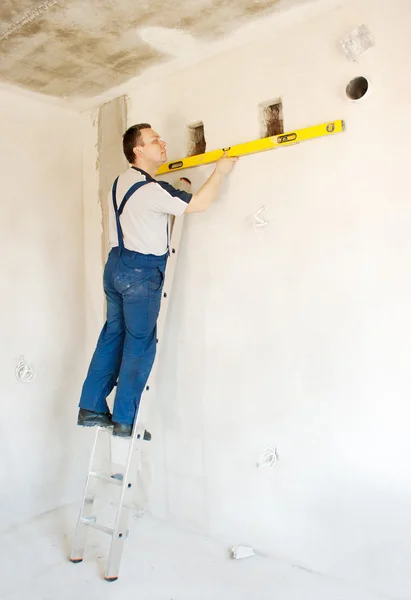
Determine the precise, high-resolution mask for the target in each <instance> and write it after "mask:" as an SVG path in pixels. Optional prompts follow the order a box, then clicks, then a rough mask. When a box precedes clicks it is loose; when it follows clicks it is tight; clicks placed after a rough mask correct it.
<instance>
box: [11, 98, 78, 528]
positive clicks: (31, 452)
mask: <svg viewBox="0 0 411 600" xmlns="http://www.w3.org/2000/svg"><path fill="white" fill-rule="evenodd" d="M82 127H83V126H82V119H81V117H80V116H79V115H78V114H76V113H74V112H69V111H67V110H63V109H60V108H57V107H53V106H51V105H48V104H45V103H42V102H39V101H38V100H36V99H30V98H29V97H28V96H27V95H26V97H23V96H22V95H20V94H17V93H12V92H10V91H5V90H4V89H3V90H2V91H1V92H0V131H1V135H0V154H1V166H0V174H1V176H0V181H1V205H2V218H1V220H0V223H1V225H0V239H1V247H2V278H1V304H0V306H1V314H2V319H1V323H2V326H1V327H2V330H1V346H0V380H1V396H2V400H1V419H0V465H1V469H0V489H1V499H0V527H1V529H5V528H7V527H8V526H10V525H12V524H13V523H16V522H19V521H23V520H26V519H28V518H30V517H32V516H33V515H37V514H38V513H41V512H43V511H47V510H50V509H52V508H55V507H56V506H58V505H61V504H63V503H65V502H68V501H72V500H77V501H79V496H78V494H79V492H78V489H79V483H80V481H82V480H83V479H84V472H85V470H84V469H85V468H86V467H84V469H79V464H82V463H80V460H82V461H83V463H84V461H87V454H86V452H85V451H86V447H87V446H85V445H84V444H83V440H84V441H85V442H86V441H88V440H85V439H84V436H82V435H81V434H80V433H79V432H78V430H77V428H76V413H77V410H78V409H77V402H78V396H79V393H80V385H81V381H82V377H83V375H84V368H85V360H84V324H85V310H84V266H83V252H84V244H83V214H82ZM20 354H23V355H24V356H25V357H26V358H27V359H28V360H29V361H30V362H31V364H32V365H33V367H34V369H35V371H36V372H37V379H36V380H35V381H33V382H32V383H28V384H22V383H20V382H18V381H17V379H16V378H15V375H14V369H15V366H16V365H17V362H18V360H19V356H20ZM85 457H86V458H85Z"/></svg>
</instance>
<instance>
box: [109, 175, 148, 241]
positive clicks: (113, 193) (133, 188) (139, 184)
mask: <svg viewBox="0 0 411 600" xmlns="http://www.w3.org/2000/svg"><path fill="white" fill-rule="evenodd" d="M117 182H118V177H117V178H116V180H115V181H114V183H113V188H112V190H111V197H112V200H113V207H114V214H115V216H116V225H117V237H118V245H119V248H120V252H122V251H123V250H124V237H123V230H122V229H121V224H120V215H121V214H122V212H123V210H124V207H125V205H126V204H127V200H129V199H130V198H131V196H132V195H133V194H134V192H136V191H137V190H138V189H139V188H141V187H142V186H143V185H146V184H147V183H151V182H150V181H138V182H137V183H135V184H134V185H132V186H131V188H130V189H129V190H128V191H127V192H126V194H125V196H124V198H123V200H122V201H121V204H120V207H119V208H117V200H116V194H117Z"/></svg>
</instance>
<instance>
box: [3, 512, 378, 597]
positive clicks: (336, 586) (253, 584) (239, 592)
mask: <svg viewBox="0 0 411 600" xmlns="http://www.w3.org/2000/svg"><path fill="white" fill-rule="evenodd" d="M76 516H77V507H69V508H64V509H59V510H56V511H54V512H52V513H48V514H46V515H42V516H40V517H38V518H36V519H34V520H32V521H30V522H29V523H27V524H25V525H21V526H18V527H16V528H13V529H10V530H9V531H7V532H5V533H3V534H1V535H0V548H1V556H2V560H1V561H0V563H1V567H0V598H1V599H3V598H4V599H7V600H23V599H27V600H73V598H74V599H75V600H83V599H84V600H130V599H132V598H135V599H136V600H137V599H138V600H230V599H233V600H246V599H247V600H251V599H252V600H273V599H275V600H383V599H384V598H386V597H385V596H381V595H379V594H376V593H373V592H370V591H369V590H365V589H363V588H360V587H358V586H356V585H353V584H350V583H347V582H344V581H341V580H337V579H333V578H329V577H325V576H322V575H318V574H315V573H310V572H307V571H304V570H302V569H300V568H298V567H292V566H290V565H287V564H286V563H283V562H281V561H278V560H273V559H270V558H266V557H263V556H253V557H251V558H246V559H242V560H233V559H231V558H230V556H229V548H228V547H227V546H225V545H224V544H222V543H221V542H219V541H217V540H211V539H207V538H204V537H202V536H198V535H195V534H193V533H190V532H186V531H181V530H179V529H178V528H176V527H174V526H173V525H170V524H167V523H164V522H162V521H158V520H156V519H153V518H151V517H149V516H143V517H142V518H139V519H135V520H133V522H132V524H131V535H130V538H129V539H128V540H127V542H126V547H125V553H124V556H123V562H122V568H121V573H120V578H119V579H118V581H116V582H115V583H108V582H106V581H104V580H103V579H102V575H103V574H104V569H105V560H106V556H107V547H108V541H109V540H108V538H106V536H105V535H104V534H101V533H99V532H96V531H92V530H91V531H90V535H89V546H88V553H87V556H86V557H85V560H84V561H83V563H81V564H78V565H74V564H71V563H70V562H69V561H68V559H67V555H68V554H69V552H70V546H71V537H72V532H73V526H74V525H75V522H76ZM234 543H241V541H240V540H234Z"/></svg>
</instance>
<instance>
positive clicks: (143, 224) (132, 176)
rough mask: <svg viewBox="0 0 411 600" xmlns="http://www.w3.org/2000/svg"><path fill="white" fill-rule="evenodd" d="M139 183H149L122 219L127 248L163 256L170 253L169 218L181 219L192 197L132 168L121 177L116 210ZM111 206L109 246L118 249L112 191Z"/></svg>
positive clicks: (136, 196) (134, 195) (139, 192)
mask: <svg viewBox="0 0 411 600" xmlns="http://www.w3.org/2000/svg"><path fill="white" fill-rule="evenodd" d="M140 181H149V183H147V184H145V185H143V186H141V188H139V189H138V190H136V191H135V192H134V194H133V195H132V196H131V197H130V198H129V199H128V201H127V203H126V205H125V207H124V210H123V212H122V214H121V216H120V224H121V228H122V230H123V240H124V246H125V248H127V249H128V250H133V251H134V252H141V253H142V254H155V255H156V256H162V255H163V254H165V253H166V252H167V245H168V239H167V235H168V234H167V228H168V219H169V215H175V216H177V217H178V216H181V215H182V214H183V213H184V212H185V210H186V208H187V206H188V204H189V202H190V200H191V198H192V194H189V193H188V192H183V191H182V190H177V189H176V188H174V187H173V186H172V185H171V184H169V183H167V182H165V181H156V180H155V179H153V178H152V177H151V176H150V175H149V174H148V173H146V172H145V171H143V170H141V169H138V168H137V167H130V168H129V169H127V171H125V172H124V173H122V174H121V175H120V176H119V178H118V182H117V193H116V201H117V207H119V206H120V204H121V201H122V200H123V198H124V196H125V194H126V193H127V192H128V190H129V189H130V188H131V186H132V185H134V184H135V183H137V182H140ZM108 203H109V243H110V246H111V247H115V246H118V236H117V226H116V217H115V213H114V207H113V200H112V191H111V189H110V192H109V194H108Z"/></svg>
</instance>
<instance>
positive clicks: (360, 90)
mask: <svg viewBox="0 0 411 600" xmlns="http://www.w3.org/2000/svg"><path fill="white" fill-rule="evenodd" d="M367 91H368V80H367V79H366V78H365V77H355V78H354V79H351V81H350V83H349V84H348V85H347V87H346V88H345V92H346V94H347V96H348V97H349V98H350V100H359V99H360V98H362V97H363V96H365V94H366V93H367Z"/></svg>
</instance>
